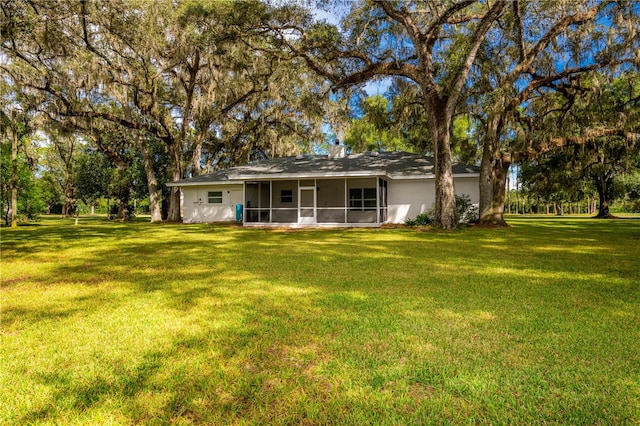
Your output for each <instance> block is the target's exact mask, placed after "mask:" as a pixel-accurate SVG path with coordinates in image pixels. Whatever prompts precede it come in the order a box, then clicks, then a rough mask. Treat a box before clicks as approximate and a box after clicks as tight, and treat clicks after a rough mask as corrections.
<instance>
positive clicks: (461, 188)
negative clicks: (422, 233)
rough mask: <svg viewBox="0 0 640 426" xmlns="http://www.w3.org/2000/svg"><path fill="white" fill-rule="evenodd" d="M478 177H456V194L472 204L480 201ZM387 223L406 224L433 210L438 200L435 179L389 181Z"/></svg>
mask: <svg viewBox="0 0 640 426" xmlns="http://www.w3.org/2000/svg"><path fill="white" fill-rule="evenodd" d="M478 183H479V182H478V177H464V178H462V177H456V178H454V186H455V190H456V194H458V195H463V194H466V195H468V196H469V198H470V199H471V202H472V203H477V202H478V200H479V199H480V196H479V187H478ZM387 191H388V203H387V207H388V208H387V222H389V223H404V221H405V220H407V219H412V218H415V217H416V216H417V215H419V214H420V213H423V212H425V211H427V210H429V209H431V208H433V205H434V203H435V200H436V193H435V181H434V179H407V180H400V179H398V180H396V179H393V180H389V181H388V189H387Z"/></svg>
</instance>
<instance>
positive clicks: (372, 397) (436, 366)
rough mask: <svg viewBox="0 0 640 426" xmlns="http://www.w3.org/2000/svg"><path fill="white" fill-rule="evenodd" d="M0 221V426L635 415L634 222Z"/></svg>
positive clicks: (524, 420)
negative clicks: (406, 225) (310, 225)
mask: <svg viewBox="0 0 640 426" xmlns="http://www.w3.org/2000/svg"><path fill="white" fill-rule="evenodd" d="M510 223H511V225H512V227H510V228H508V229H465V230H462V231H458V232H453V233H451V232H438V231H429V232H421V231H416V230H414V229H403V228H400V229H375V230H355V229H350V230H317V229H314V230H300V231H284V230H265V229H246V228H245V229H242V228H237V227H225V226H216V225H151V224H147V223H144V222H142V221H137V222H134V223H128V224H123V223H118V222H116V223H112V222H107V221H104V220H103V219H88V218H81V219H80V223H79V225H77V226H74V225H73V220H69V221H66V220H60V219H45V220H43V221H42V222H41V223H40V224H39V225H38V226H30V227H21V228H18V229H17V230H11V229H2V235H1V249H2V270H1V272H2V288H1V306H2V312H1V334H0V338H1V340H0V343H1V344H0V423H1V424H131V423H145V424H147V423H151V424H165V423H178V424H190V423H193V424H202V423H204V424H353V425H356V424H357V425H360V424H407V423H413V424H547V423H557V424H640V220H634V219H622V220H607V221H598V220H592V219H585V218H568V219H557V218H543V217H537V218H512V219H511V220H510Z"/></svg>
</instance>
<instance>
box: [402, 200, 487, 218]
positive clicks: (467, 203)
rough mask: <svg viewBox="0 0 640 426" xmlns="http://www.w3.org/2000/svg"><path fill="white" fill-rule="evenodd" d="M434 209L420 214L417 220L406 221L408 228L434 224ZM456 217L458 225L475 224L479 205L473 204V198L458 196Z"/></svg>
mask: <svg viewBox="0 0 640 426" xmlns="http://www.w3.org/2000/svg"><path fill="white" fill-rule="evenodd" d="M433 216H434V213H433V209H431V210H427V211H426V212H424V213H420V214H419V215H418V216H416V218H415V219H407V220H405V221H404V224H405V225H406V226H426V225H430V224H431V223H433ZM456 217H457V218H458V223H460V224H466V223H474V222H477V221H478V219H479V214H478V205H477V204H472V203H471V198H470V197H469V196H468V195H466V194H463V195H456Z"/></svg>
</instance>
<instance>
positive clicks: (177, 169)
mask: <svg viewBox="0 0 640 426" xmlns="http://www.w3.org/2000/svg"><path fill="white" fill-rule="evenodd" d="M169 155H170V156H171V180H172V181H173V182H177V181H179V180H180V179H182V151H181V146H180V145H179V144H177V143H176V142H175V141H174V142H173V143H171V144H169ZM169 191H170V193H169V209H168V212H167V220H168V221H169V222H180V221H181V220H182V216H181V214H180V188H178V187H176V186H172V187H171V188H169Z"/></svg>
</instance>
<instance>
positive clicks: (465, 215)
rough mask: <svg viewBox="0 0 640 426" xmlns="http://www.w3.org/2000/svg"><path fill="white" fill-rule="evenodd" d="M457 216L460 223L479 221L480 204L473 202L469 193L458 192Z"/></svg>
mask: <svg viewBox="0 0 640 426" xmlns="http://www.w3.org/2000/svg"><path fill="white" fill-rule="evenodd" d="M456 217H457V218H458V223H460V224H467V223H474V222H477V221H478V205H477V204H472V203H471V197H469V195H467V194H462V195H458V194H456Z"/></svg>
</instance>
